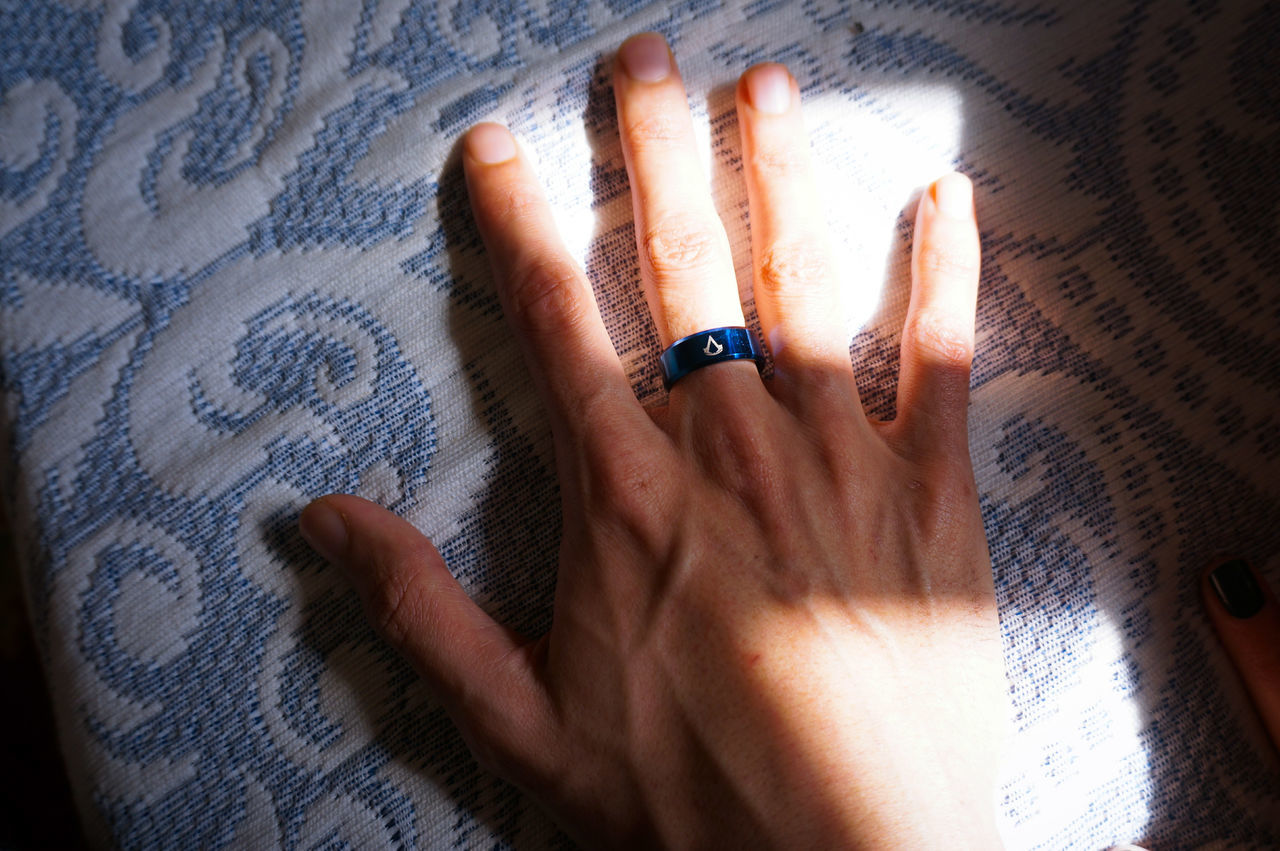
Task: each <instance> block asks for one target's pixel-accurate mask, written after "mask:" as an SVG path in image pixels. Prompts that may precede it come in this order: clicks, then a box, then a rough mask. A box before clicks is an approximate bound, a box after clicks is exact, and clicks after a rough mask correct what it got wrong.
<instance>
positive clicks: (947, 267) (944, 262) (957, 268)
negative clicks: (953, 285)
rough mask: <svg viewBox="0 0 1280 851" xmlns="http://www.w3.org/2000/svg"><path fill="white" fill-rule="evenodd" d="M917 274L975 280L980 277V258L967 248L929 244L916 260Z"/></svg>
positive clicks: (926, 244) (947, 278) (935, 243)
mask: <svg viewBox="0 0 1280 851" xmlns="http://www.w3.org/2000/svg"><path fill="white" fill-rule="evenodd" d="M916 263H917V273H918V274H921V275H927V276H929V277H931V278H942V279H946V280H962V281H968V280H974V279H976V278H977V277H978V257H977V255H976V254H975V253H974V252H972V251H970V250H968V249H967V248H964V247H961V246H959V245H948V244H945V243H941V242H927V243H925V244H924V245H922V246H921V247H920V253H919V255H918V257H917V259H916Z"/></svg>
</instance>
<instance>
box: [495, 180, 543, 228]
mask: <svg viewBox="0 0 1280 851" xmlns="http://www.w3.org/2000/svg"><path fill="white" fill-rule="evenodd" d="M544 208H545V202H544V201H543V199H542V197H541V196H539V195H538V193H537V192H535V191H531V190H530V189H529V187H527V186H525V185H524V184H522V183H518V182H513V183H509V184H506V185H504V186H503V187H502V188H501V189H499V190H498V191H497V193H496V195H495V203H494V210H495V212H496V213H497V218H498V220H500V221H502V220H506V221H512V220H515V221H519V220H520V219H525V218H528V217H530V216H540V215H541V214H542V212H543V209H544Z"/></svg>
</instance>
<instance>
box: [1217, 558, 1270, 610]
mask: <svg viewBox="0 0 1280 851" xmlns="http://www.w3.org/2000/svg"><path fill="white" fill-rule="evenodd" d="M1205 578H1206V580H1207V583H1208V587H1209V590H1210V591H1212V593H1213V594H1214V596H1215V597H1216V598H1217V601H1218V602H1219V603H1221V604H1222V607H1223V609H1225V610H1226V612H1227V614H1229V615H1231V616H1232V617H1233V618H1236V619H1237V620H1247V619H1249V618H1251V617H1253V616H1254V615H1256V614H1258V612H1260V611H1262V607H1263V606H1264V605H1265V604H1266V594H1265V592H1264V591H1263V590H1262V589H1263V586H1262V580H1261V578H1260V577H1259V576H1258V575H1257V574H1256V573H1255V572H1254V571H1253V569H1252V568H1250V566H1249V563H1248V562H1247V561H1245V560H1244V559H1242V558H1230V559H1225V560H1223V561H1221V562H1219V563H1218V564H1216V565H1215V566H1214V567H1213V568H1211V569H1210V570H1209V571H1207V572H1206V574H1205Z"/></svg>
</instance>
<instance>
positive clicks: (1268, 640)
mask: <svg viewBox="0 0 1280 851" xmlns="http://www.w3.org/2000/svg"><path fill="white" fill-rule="evenodd" d="M1201 591H1202V594H1203V597H1204V604H1205V609H1206V610H1207V611H1208V612H1209V620H1210V621H1211V622H1212V623H1213V628H1214V630H1215V631H1216V632H1217V633H1218V639H1219V640H1220V641H1221V642H1222V646H1223V648H1224V649H1225V650H1226V651H1227V655H1228V656H1229V657H1231V662H1232V664H1233V665H1234V666H1235V668H1236V671H1237V672H1238V673H1239V674H1240V678H1241V679H1242V680H1243V681H1244V685H1245V689H1246V690H1247V691H1248V692H1249V697H1250V698H1251V699H1252V701H1253V706H1254V709H1256V710H1257V711H1258V717H1259V718H1260V719H1261V721H1262V724H1263V726H1264V727H1265V728H1266V730H1267V734H1268V735H1269V736H1270V738H1271V744H1272V745H1274V746H1275V748H1276V752H1277V753H1280V604H1277V602H1276V598H1275V595H1274V594H1272V593H1271V589H1270V588H1268V587H1267V585H1266V583H1265V582H1264V581H1263V580H1262V576H1261V574H1259V573H1258V572H1257V571H1255V570H1254V569H1253V568H1252V567H1250V566H1249V563H1248V562H1246V561H1245V560H1244V559H1238V558H1235V559H1224V560H1223V561H1221V562H1219V563H1217V564H1214V565H1212V566H1211V567H1210V568H1209V569H1208V570H1206V571H1205V573H1204V575H1203V577H1202V578H1201Z"/></svg>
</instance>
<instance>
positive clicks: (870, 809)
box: [301, 34, 1007, 849]
mask: <svg viewBox="0 0 1280 851" xmlns="http://www.w3.org/2000/svg"><path fill="white" fill-rule="evenodd" d="M614 91H615V95H616V98H617V108H618V127H619V134H620V136H621V140H622V148H623V152H624V155H625V158H626V163H627V170H628V175H629V178H630V183H631V188H632V198H633V202H634V214H635V226H636V234H637V246H638V248H639V257H640V263H641V269H640V271H641V277H642V279H643V282H644V289H645V295H646V297H647V300H648V304H649V309H650V312H651V314H652V316H653V320H654V323H655V325H656V328H657V330H658V334H659V336H660V338H661V341H662V344H663V345H664V346H665V345H668V344H670V343H671V342H672V341H674V340H676V339H677V338H679V337H682V336H685V335H687V334H691V333H694V332H697V331H700V330H703V329H707V328H712V327H717V326H725V325H743V324H745V323H744V321H743V314H742V307H741V305H740V303H739V301H738V290H737V286H736V283H735V278H734V270H733V262H732V257H731V255H730V249H729V243H728V240H727V239H726V237H725V233H724V229H723V227H722V225H721V223H720V221H719V220H718V218H717V216H716V213H715V208H714V206H713V204H712V201H711V198H710V196H709V194H708V192H707V190H706V188H705V187H706V186H707V182H706V180H705V177H704V176H703V175H702V174H701V171H700V169H701V167H700V165H699V159H698V154H697V147H696V143H695V141H694V136H693V130H692V123H691V120H690V116H689V109H688V105H687V100H686V96H685V91H684V88H683V84H682V82H681V79H680V76H679V73H678V71H677V70H676V67H675V64H674V59H673V58H672V57H671V55H670V52H669V51H668V49H667V47H666V45H665V43H664V42H662V40H661V38H660V37H658V36H656V35H653V34H642V35H639V36H634V37H632V38H631V39H628V40H627V42H626V43H624V45H623V46H622V48H620V50H619V59H618V61H617V63H616V67H615V72H614ZM737 109H738V120H739V128H740V132H741V137H742V145H743V160H744V173H745V179H746V182H747V189H748V195H749V203H750V211H749V212H750V223H751V242H752V259H753V266H754V269H755V277H754V296H755V302H756V306H757V309H758V312H759V317H760V321H761V326H762V328H763V331H764V334H765V338H766V339H767V341H768V343H769V346H770V349H771V351H772V355H773V358H774V373H773V376H772V378H770V379H769V380H768V381H765V380H762V379H761V377H760V376H759V374H758V373H757V371H756V368H755V366H754V364H752V363H751V362H750V361H736V362H732V363H722V364H716V365H713V366H709V367H706V368H704V369H700V370H697V371H695V372H693V373H691V374H689V375H688V376H687V377H685V378H684V379H682V380H681V381H679V382H678V383H677V384H676V385H675V386H674V387H673V388H672V389H671V392H670V398H669V403H668V405H666V406H665V407H662V408H657V409H644V408H642V407H641V406H640V405H639V403H638V402H637V401H636V398H635V396H634V394H633V393H632V390H631V387H630V384H629V382H628V380H627V377H626V375H625V373H624V371H623V369H622V366H621V364H620V363H619V360H618V357H617V355H616V353H615V351H614V349H613V346H612V344H611V342H610V339H609V336H608V334H607V333H606V331H605V327H604V324H603V322H602V320H601V317H600V314H599V312H598V310H597V307H596V304H595V301H594V298H593V295H592V289H591V284H590V282H589V281H588V280H587V278H586V277H585V275H584V273H583V271H582V269H581V268H580V267H579V266H578V264H577V263H576V262H575V261H574V260H573V259H572V258H571V257H570V256H569V254H568V253H567V252H566V250H565V249H564V247H563V245H562V243H561V241H560V238H559V236H558V235H557V233H556V230H555V227H554V225H553V219H552V216H551V213H550V210H549V208H548V206H547V203H546V201H545V199H544V196H543V193H542V190H541V188H540V186H539V184H538V180H537V178H536V176H535V174H534V172H533V170H532V168H531V166H530V164H529V162H528V161H527V160H526V159H525V158H524V157H523V156H522V155H521V154H520V152H519V149H518V146H516V145H514V144H513V140H512V137H511V136H510V134H509V133H508V132H507V131H506V130H505V129H504V128H502V127H501V126H499V125H496V124H487V123H486V124H481V125H477V126H476V127H474V128H472V129H471V130H470V131H469V132H468V134H467V136H466V138H465V141H464V145H463V166H464V169H465V172H466V178H467V187H468V191H469V194H470V198H471V205H472V208H473V212H474V215H475V221H476V224H477V226H478V228H479V230H480V233H481V235H482V236H483V238H484V242H485V246H486V250H487V252H488V256H489V258H490V260H491V263H492V270H493V279H494V284H495V286H496V287H497V290H498V293H499V296H500V298H501V302H502V305H503V309H504V312H505V314H506V317H507V319H508V321H509V323H510V326H511V328H512V331H513V333H514V335H515V337H516V339H517V340H518V341H519V343H520V345H521V348H522V350H523V353H524V356H525V358H526V360H527V362H528V365H529V372H530V375H531V376H532V379H533V381H534V382H535V383H536V386H537V389H538V391H539V393H540V395H541V398H542V400H543V401H544V403H545V405H546V409H547V413H548V417H549V420H550V423H551V428H552V433H553V438H554V445H555V456H556V466H557V472H558V475H559V479H560V490H561V495H562V500H563V517H564V528H563V537H562V544H561V548H560V558H559V565H558V574H557V585H556V598H555V610H554V619H553V623H552V626H551V629H550V631H549V632H548V633H547V634H545V635H542V636H538V637H526V636H521V635H517V634H515V633H514V632H512V631H511V630H510V629H508V628H506V627H504V626H503V625H501V624H499V623H496V622H495V621H494V620H493V619H491V618H490V617H489V616H488V615H487V614H485V613H484V612H483V611H482V610H481V609H480V608H479V607H478V606H476V605H475V603H473V602H472V600H471V599H470V598H469V597H468V596H467V594H466V593H465V592H464V590H463V589H462V588H461V587H460V586H459V585H458V583H457V582H456V581H455V580H454V578H453V577H452V575H451V574H450V572H449V570H448V567H447V566H446V565H445V563H444V561H443V560H442V559H441V557H440V555H439V554H438V553H437V551H436V550H435V548H434V547H433V546H432V544H431V543H430V542H429V541H428V540H427V538H426V537H424V536H423V535H422V534H421V533H419V532H418V531H417V530H416V529H414V528H413V527H412V526H411V525H410V524H408V523H407V522H405V521H404V520H402V519H400V518H398V517H396V516H395V515H393V514H391V513H390V512H387V511H386V510H384V509H382V508H380V507H378V506H376V505H374V504H373V503H370V502H367V501H364V500H361V499H359V498H356V497H353V496H343V495H331V496H326V497H323V498H322V499H320V500H317V501H316V502H314V503H312V504H311V505H310V506H308V507H307V508H306V510H305V511H304V512H303V514H302V517H301V528H302V531H303V534H304V536H305V537H306V538H307V540H308V541H309V542H310V543H311V544H312V546H313V547H315V548H316V549H317V550H318V551H319V552H321V553H322V554H323V555H324V556H326V557H327V558H328V559H330V560H331V561H333V562H334V563H336V564H338V565H340V566H342V567H343V568H344V569H345V570H346V571H347V572H348V573H349V575H350V576H351V579H352V581H353V583H354V585H355V586H356V589H357V590H358V591H359V593H360V594H361V596H362V598H363V599H364V601H365V605H366V608H367V611H368V613H369V616H370V618H371V620H372V622H373V623H374V625H375V627H376V628H377V629H378V630H379V631H380V632H381V634H382V635H383V636H384V637H385V638H386V639H387V640H388V641H389V642H390V643H391V644H392V645H394V646H395V647H396V648H397V649H398V650H399V651H400V652H401V653H403V654H404V656H405V657H406V658H407V659H408V660H409V661H410V662H411V663H412V664H413V666H414V667H415V669H416V670H417V671H418V673H419V674H421V676H422V677H423V679H424V680H425V681H426V683H427V685H428V687H429V688H430V690H431V691H432V693H433V694H434V696H435V697H436V698H437V699H438V700H439V701H440V702H441V703H442V704H443V706H444V707H445V708H446V709H447V710H448V712H449V714H450V716H451V717H452V718H453V720H454V722H455V723H456V724H457V726H458V729H459V730H460V731H461V733H462V735H463V737H464V738H465V739H466V741H467V743H468V745H469V746H470V747H471V749H472V750H473V752H474V754H475V756H476V758H477V759H478V760H479V762H480V763H481V764H482V765H483V766H485V767H487V768H488V769H489V770H491V771H492V772H494V773H495V774H497V775H499V776H501V777H503V778H506V779H507V780H509V781H510V782H512V783H515V784H516V785H518V786H520V787H521V788H522V789H524V790H525V791H526V792H527V793H528V794H529V795H530V796H531V797H532V798H534V799H535V800H537V801H538V802H539V803H540V804H541V805H542V806H543V807H544V808H545V809H546V810H547V812H548V813H550V815H551V816H552V817H553V818H554V819H555V820H556V821H557V822H558V823H559V824H560V825H561V826H562V827H563V828H564V829H565V830H566V831H567V832H568V833H569V834H570V835H571V836H573V837H574V838H575V839H576V840H577V841H579V842H580V843H581V844H583V845H584V846H588V847H608V848H618V847H653V846H664V847H730V848H736V847H768V846H776V847H796V848H838V847H885V848H891V847H903V848H908V847H909V848H922V847H948V848H965V847H971V848H984V849H985V848H994V847H998V846H999V844H1000V843H999V838H998V836H997V834H996V830H995V784H996V771H997V765H998V759H999V752H1000V744H1001V739H1002V731H1003V726H1004V723H1005V718H1006V714H1007V713H1006V706H1005V694H1006V685H1005V679H1004V669H1003V661H1002V655H1001V642H1000V636H999V628H998V621H997V615H996V606H995V597H994V590H993V584H992V574H991V563H990V559H989V556H988V553H987V545H986V540H985V538H984V535H983V528H982V519H981V517H980V515H979V510H978V498H977V490H976V488H975V485H974V479H973V472H972V469H971V465H970V460H969V451H968V441H967V432H966V407H967V403H968V385H969V370H970V363H971V360H972V357H973V348H974V330H973V329H974V311H975V304H976V298H977V290H978V277H979V241H978V230H977V223H976V219H975V214H974V207H973V193H972V188H971V186H970V184H969V182H968V180H967V179H966V178H964V177H963V176H961V175H958V174H952V175H947V176H944V177H942V178H940V179H939V180H938V181H936V182H935V183H934V184H932V185H930V186H928V187H926V188H925V189H924V191H923V192H922V194H921V197H920V201H919V205H918V210H917V212H916V219H915V232H914V242H913V254H912V275H913V283H912V294H911V303H910V307H909V310H908V315H907V319H906V323H905V327H904V329H903V335H902V357H901V363H902V367H901V375H900V378H899V391H898V406H897V411H898V414H897V418H896V419H895V420H893V421H892V422H874V421H871V420H869V419H868V418H867V416H866V415H865V414H864V412H863V409H862V406H861V404H860V402H859V398H858V388H857V384H856V381H855V378H854V372H853V366H852V363H851V361H850V356H849V348H848V337H847V333H846V332H845V330H844V327H843V324H842V319H841V317H840V316H839V311H837V310H834V309H833V308H832V305H835V304H838V303H839V292H838V290H839V287H841V286H842V285H843V282H841V281H839V280H837V279H836V278H835V276H834V274H833V272H832V265H831V262H830V259H829V253H828V250H827V240H826V235H825V223H824V221H823V217H822V209H823V208H822V205H820V204H819V203H818V201H817V197H818V196H817V193H816V191H815V189H814V185H813V178H812V176H811V172H810V163H809V147H808V141H807V137H806V135H805V132H804V129H803V127H802V123H801V117H800V92H799V88H798V87H797V85H796V83H795V81H794V80H793V79H792V78H791V77H790V75H789V74H788V73H787V71H786V69H785V68H784V67H783V66H781V65H776V64H764V65H757V66H755V67H753V68H751V69H749V70H748V71H747V72H746V73H745V74H744V75H743V77H742V79H741V80H739V83H738V87H737ZM548 569H550V566H549V567H548Z"/></svg>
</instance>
